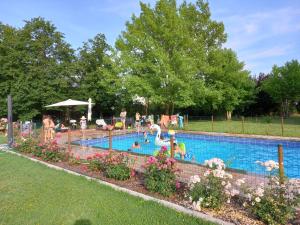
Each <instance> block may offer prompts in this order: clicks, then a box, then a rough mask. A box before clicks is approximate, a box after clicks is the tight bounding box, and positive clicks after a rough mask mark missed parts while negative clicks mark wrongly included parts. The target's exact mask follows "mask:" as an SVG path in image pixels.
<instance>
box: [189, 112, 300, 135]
mask: <svg viewBox="0 0 300 225" xmlns="http://www.w3.org/2000/svg"><path fill="white" fill-rule="evenodd" d="M299 125H300V117H290V118H284V117H276V116H272V117H271V116H260V117H259V116H256V117H243V116H240V117H233V118H232V119H231V120H226V119H225V118H224V117H218V116H188V122H187V121H185V127H184V129H185V130H190V131H204V132H219V133H235V134H258V135H270V136H285V137H300V129H299V127H300V126H299Z"/></svg>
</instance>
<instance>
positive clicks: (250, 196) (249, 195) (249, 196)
mask: <svg viewBox="0 0 300 225" xmlns="http://www.w3.org/2000/svg"><path fill="white" fill-rule="evenodd" d="M246 197H247V198H248V201H251V199H252V195H251V194H250V193H248V194H246Z"/></svg>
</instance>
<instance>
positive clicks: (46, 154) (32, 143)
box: [14, 138, 64, 162]
mask: <svg viewBox="0 0 300 225" xmlns="http://www.w3.org/2000/svg"><path fill="white" fill-rule="evenodd" d="M14 149H15V150H17V151H19V152H22V153H31V154H33V155H34V156H36V157H39V158H42V159H43V160H45V161H52V162H56V161H59V160H62V159H64V151H62V149H61V148H60V146H59V145H58V144H57V142H56V140H53V141H51V142H47V143H44V144H41V143H40V144H38V142H37V141H36V140H34V139H30V138H28V139H24V138H23V139H21V140H20V141H18V142H17V143H15V144H14Z"/></svg>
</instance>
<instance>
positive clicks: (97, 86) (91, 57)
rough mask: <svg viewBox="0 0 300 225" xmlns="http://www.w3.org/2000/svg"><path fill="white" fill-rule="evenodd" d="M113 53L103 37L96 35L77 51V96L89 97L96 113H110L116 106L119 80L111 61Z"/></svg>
mask: <svg viewBox="0 0 300 225" xmlns="http://www.w3.org/2000/svg"><path fill="white" fill-rule="evenodd" d="M112 54H114V52H113V51H112V48H111V47H110V46H109V45H108V44H107V43H106V40H105V36H104V35H103V34H98V35H96V36H95V37H94V39H90V40H88V42H85V43H84V44H83V47H82V48H80V49H79V57H78V62H77V74H78V76H77V83H78V88H79V90H78V92H79V96H81V97H83V98H85V99H87V98H89V97H91V98H92V99H93V101H95V102H96V105H95V106H94V107H93V110H94V111H96V112H100V111H101V112H102V113H110V112H111V107H114V106H115V105H117V104H118V100H119V95H120V90H121V80H120V77H118V75H117V74H118V73H117V71H116V65H115V62H114V61H113V56H112Z"/></svg>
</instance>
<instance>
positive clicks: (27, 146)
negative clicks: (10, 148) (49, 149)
mask: <svg viewBox="0 0 300 225" xmlns="http://www.w3.org/2000/svg"><path fill="white" fill-rule="evenodd" d="M36 146H37V142H36V141H35V140H33V139H31V138H28V139H22V140H20V141H18V142H17V143H15V145H14V149H15V150H16V151H18V152H22V153H32V152H33V151H34V148H35V147H36Z"/></svg>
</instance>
